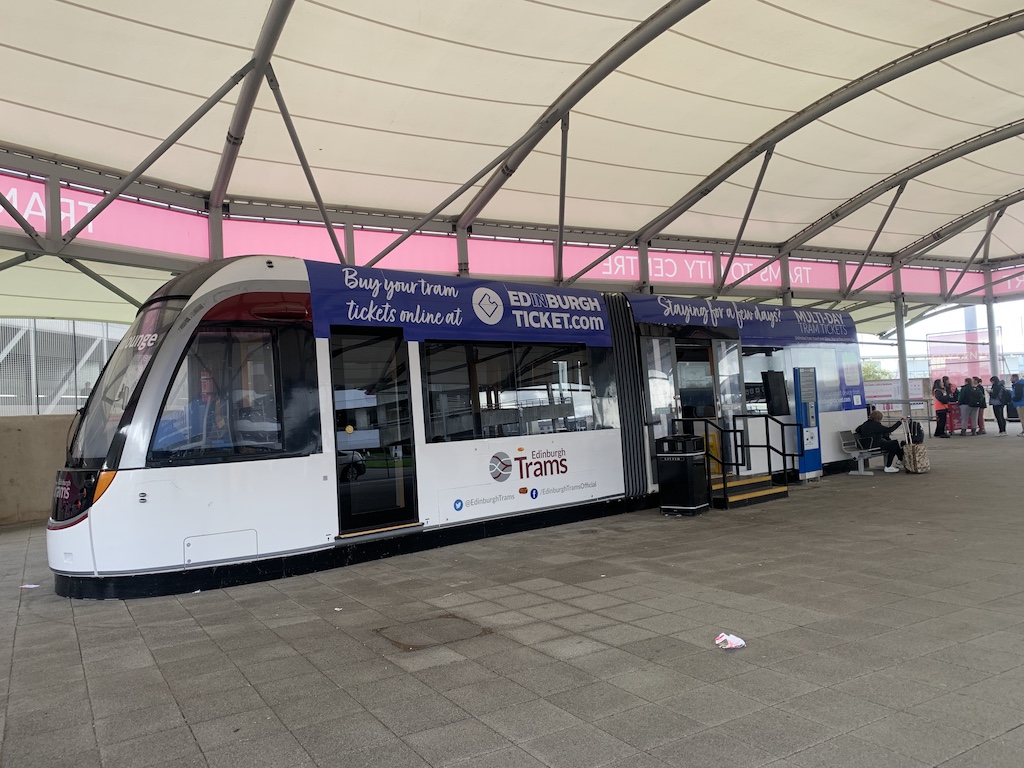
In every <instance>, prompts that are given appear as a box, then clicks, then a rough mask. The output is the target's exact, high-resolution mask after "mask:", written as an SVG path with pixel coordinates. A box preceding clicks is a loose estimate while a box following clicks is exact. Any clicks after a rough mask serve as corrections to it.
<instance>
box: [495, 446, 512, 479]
mask: <svg viewBox="0 0 1024 768" xmlns="http://www.w3.org/2000/svg"><path fill="white" fill-rule="evenodd" d="M490 471H491V478H492V479H494V480H497V481H498V482H499V483H504V482H505V481H506V480H508V478H509V475H511V474H512V460H511V459H510V458H509V457H508V454H507V453H503V452H502V451H498V452H497V453H496V454H494V455H493V456H491V463H490Z"/></svg>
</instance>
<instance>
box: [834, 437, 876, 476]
mask: <svg viewBox="0 0 1024 768" xmlns="http://www.w3.org/2000/svg"><path fill="white" fill-rule="evenodd" d="M839 439H840V440H842V441H843V450H844V451H846V453H848V454H850V456H851V457H852V458H854V459H856V460H857V469H856V470H854V471H852V472H850V474H851V475H864V476H865V477H873V476H874V474H875V473H874V472H871V471H870V470H868V466H867V462H868V459H870V458H871V457H873V456H884V455H885V451H883V450H882V449H881V448H861V447H860V443H858V442H857V433H856V432H851V431H850V430H848V429H844V430H842V431H841V432H840V433H839Z"/></svg>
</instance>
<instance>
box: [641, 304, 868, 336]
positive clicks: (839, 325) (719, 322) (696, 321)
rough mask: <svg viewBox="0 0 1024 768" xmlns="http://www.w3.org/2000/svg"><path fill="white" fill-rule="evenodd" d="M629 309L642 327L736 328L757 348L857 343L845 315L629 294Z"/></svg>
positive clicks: (853, 330) (767, 305) (851, 319)
mask: <svg viewBox="0 0 1024 768" xmlns="http://www.w3.org/2000/svg"><path fill="white" fill-rule="evenodd" d="M629 305H630V307H631V308H632V310H633V318H634V319H635V320H636V321H637V322H640V323H656V324H658V325H702V326H706V327H708V328H735V329H737V330H739V334H740V341H741V342H742V343H743V344H747V345H753V346H778V347H783V346H790V345H793V344H815V343H827V344H836V343H856V341H857V329H856V327H855V326H854V324H853V318H851V317H850V316H849V315H848V314H846V313H845V312H825V311H822V310H817V309H799V308H797V307H778V306H774V305H772V304H737V303H735V302H732V301H712V300H711V299H681V298H678V297H676V296H652V295H650V294H630V296H629Z"/></svg>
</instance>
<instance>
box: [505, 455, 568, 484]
mask: <svg viewBox="0 0 1024 768" xmlns="http://www.w3.org/2000/svg"><path fill="white" fill-rule="evenodd" d="M519 451H520V452H522V453H523V455H522V456H516V457H515V458H514V459H510V458H509V455H508V454H507V453H505V452H504V451H498V452H497V453H495V454H494V455H493V456H491V461H490V464H489V466H488V468H489V470H490V472H491V478H492V479H494V480H497V481H498V482H499V483H503V482H505V481H506V480H508V479H509V477H510V476H511V475H512V469H513V464H515V466H516V477H517V478H518V479H519V480H529V479H532V478H538V477H551V476H552V475H564V474H566V473H567V472H568V471H569V461H568V459H567V458H566V451H565V449H564V448H554V449H541V450H536V451H526V449H525V448H520V449H519Z"/></svg>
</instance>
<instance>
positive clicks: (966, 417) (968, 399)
mask: <svg viewBox="0 0 1024 768" xmlns="http://www.w3.org/2000/svg"><path fill="white" fill-rule="evenodd" d="M956 397H957V403H958V404H959V406H960V434H961V435H966V434H967V430H968V429H970V430H971V434H972V435H973V434H975V431H976V429H977V427H976V426H975V425H976V424H977V422H978V406H976V405H974V404H973V403H974V398H975V394H974V380H973V379H972V378H971V377H970V376H968V377H967V378H966V379H964V385H963V386H962V387H960V390H959V392H958V393H957V396H956Z"/></svg>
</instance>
